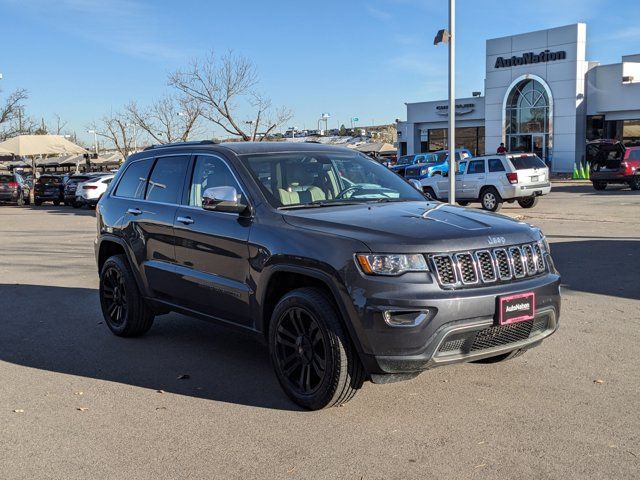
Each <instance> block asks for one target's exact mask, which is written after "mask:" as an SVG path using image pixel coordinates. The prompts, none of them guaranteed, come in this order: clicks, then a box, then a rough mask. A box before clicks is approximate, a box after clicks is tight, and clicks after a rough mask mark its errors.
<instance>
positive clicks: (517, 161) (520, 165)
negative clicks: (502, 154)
mask: <svg viewBox="0 0 640 480" xmlns="http://www.w3.org/2000/svg"><path fill="white" fill-rule="evenodd" d="M509 160H510V161H511V164H512V165H513V168H515V169H516V170H529V169H532V168H546V167H547V166H546V165H545V163H544V162H543V161H542V160H540V158H539V157H538V156H536V155H523V156H520V157H511V158H510V159H509Z"/></svg>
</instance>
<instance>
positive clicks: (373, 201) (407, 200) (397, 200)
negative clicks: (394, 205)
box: [367, 198, 416, 203]
mask: <svg viewBox="0 0 640 480" xmlns="http://www.w3.org/2000/svg"><path fill="white" fill-rule="evenodd" d="M415 201H416V200H412V199H410V198H376V199H375V200H369V201H368V202H367V203H387V202H415Z"/></svg>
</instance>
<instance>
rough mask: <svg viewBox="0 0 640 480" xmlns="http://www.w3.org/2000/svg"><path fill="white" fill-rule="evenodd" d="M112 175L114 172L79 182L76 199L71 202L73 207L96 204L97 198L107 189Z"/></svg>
mask: <svg viewBox="0 0 640 480" xmlns="http://www.w3.org/2000/svg"><path fill="white" fill-rule="evenodd" d="M114 176H115V174H108V175H101V176H99V177H95V178H91V179H89V180H87V181H86V182H82V183H79V184H78V187H77V188H76V201H75V202H73V206H74V207H75V208H80V207H82V206H83V205H88V206H89V207H95V206H96V205H97V204H98V200H100V198H101V197H102V195H103V194H104V192H106V191H107V188H108V187H109V184H110V183H111V180H113V177H114Z"/></svg>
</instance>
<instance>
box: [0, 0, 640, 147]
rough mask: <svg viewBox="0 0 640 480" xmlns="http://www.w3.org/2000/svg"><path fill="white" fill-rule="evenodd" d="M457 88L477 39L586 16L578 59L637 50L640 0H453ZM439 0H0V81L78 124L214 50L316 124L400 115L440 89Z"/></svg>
mask: <svg viewBox="0 0 640 480" xmlns="http://www.w3.org/2000/svg"><path fill="white" fill-rule="evenodd" d="M457 9H458V19H457V28H458V61H457V68H458V77H457V89H458V93H459V96H467V95H470V93H471V91H473V90H482V87H483V79H484V50H485V40H486V39H487V38H493V37H499V36H504V35H510V34H515V33H522V32H527V31H532V30H538V29H542V28H548V27H554V26H561V25H566V24H570V23H575V22H577V21H584V22H586V23H587V35H588V52H587V54H588V57H589V59H591V60H598V61H600V62H602V63H612V62H617V61H620V56H621V55H623V54H632V53H640V26H639V24H638V22H637V19H638V18H640V2H638V0H617V1H597V0H537V1H535V2H522V1H509V0H482V1H477V0H458V2H457ZM446 23H447V1H446V0H369V1H360V0H342V1H334V0H324V1H322V2H300V1H290V0H282V1H271V2H265V1H264V0H261V1H257V0H240V1H235V2H234V1H228V0H225V1H220V0H212V1H188V0H182V1H175V0H174V1H164V0H158V1H148V0H147V1H143V0H56V1H50V0H0V25H1V30H0V31H1V32H2V41H1V43H0V46H1V47H0V72H2V73H3V74H4V79H3V80H0V88H2V90H3V91H4V93H3V94H0V95H6V94H7V93H8V92H9V91H11V90H13V89H14V88H18V87H22V88H26V89H28V90H29V93H30V99H29V101H28V111H29V113H30V114H31V115H33V116H34V117H37V118H40V117H44V118H45V120H49V119H51V118H52V115H53V114H54V113H57V114H59V115H61V116H62V117H63V118H64V119H65V120H67V121H68V122H69V127H70V128H71V129H74V130H76V131H77V133H78V134H79V135H82V136H84V138H87V136H86V134H85V133H84V130H85V126H86V125H87V124H88V123H90V122H91V121H92V120H94V119H98V118H99V117H100V116H101V115H102V114H103V113H105V112H109V111H110V110H118V109H120V108H121V107H122V106H123V105H124V104H126V103H128V102H129V101H130V100H132V99H135V100H137V101H138V102H139V103H145V102H147V101H150V100H152V99H154V98H156V97H158V96H160V95H162V93H163V92H165V91H166V90H167V89H168V87H167V85H166V77H167V74H168V73H169V72H171V71H173V70H175V69H176V68H178V67H179V66H181V65H185V64H186V63H188V61H189V60H190V59H191V58H193V57H195V56H199V55H203V54H205V53H206V52H208V51H209V50H211V49H213V50H214V51H216V52H225V51H226V50H228V49H234V50H235V51H236V52H239V53H241V54H243V55H245V56H247V57H249V58H250V59H252V60H253V61H254V63H255V64H256V66H257V69H258V71H259V73H260V76H261V84H260V89H261V91H262V92H264V93H266V94H267V95H268V96H270V97H271V98H272V100H273V102H274V104H276V105H286V106H288V107H290V108H291V109H292V110H293V111H294V113H295V118H294V120H293V121H292V122H291V123H292V124H294V125H296V126H298V127H303V126H306V127H307V128H315V127H314V125H316V121H317V118H318V117H319V115H320V113H322V112H330V113H331V115H332V118H331V121H330V124H329V125H330V127H336V126H337V125H338V124H339V123H345V124H347V125H348V123H349V118H350V117H351V116H353V115H356V116H359V117H360V119H361V123H362V124H368V123H370V122H371V121H375V122H376V123H382V122H392V121H393V120H394V119H395V118H404V116H405V111H404V102H413V101H421V100H435V99H440V98H445V97H446V59H447V57H446V47H443V46H440V47H434V46H433V37H434V34H435V32H436V31H437V30H438V29H439V28H443V27H445V26H446Z"/></svg>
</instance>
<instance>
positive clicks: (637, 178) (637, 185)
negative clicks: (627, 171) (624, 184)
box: [629, 174, 640, 190]
mask: <svg viewBox="0 0 640 480" xmlns="http://www.w3.org/2000/svg"><path fill="white" fill-rule="evenodd" d="M629 187H631V190H640V175H638V174H636V175H634V176H633V178H632V179H631V181H630V182H629Z"/></svg>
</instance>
